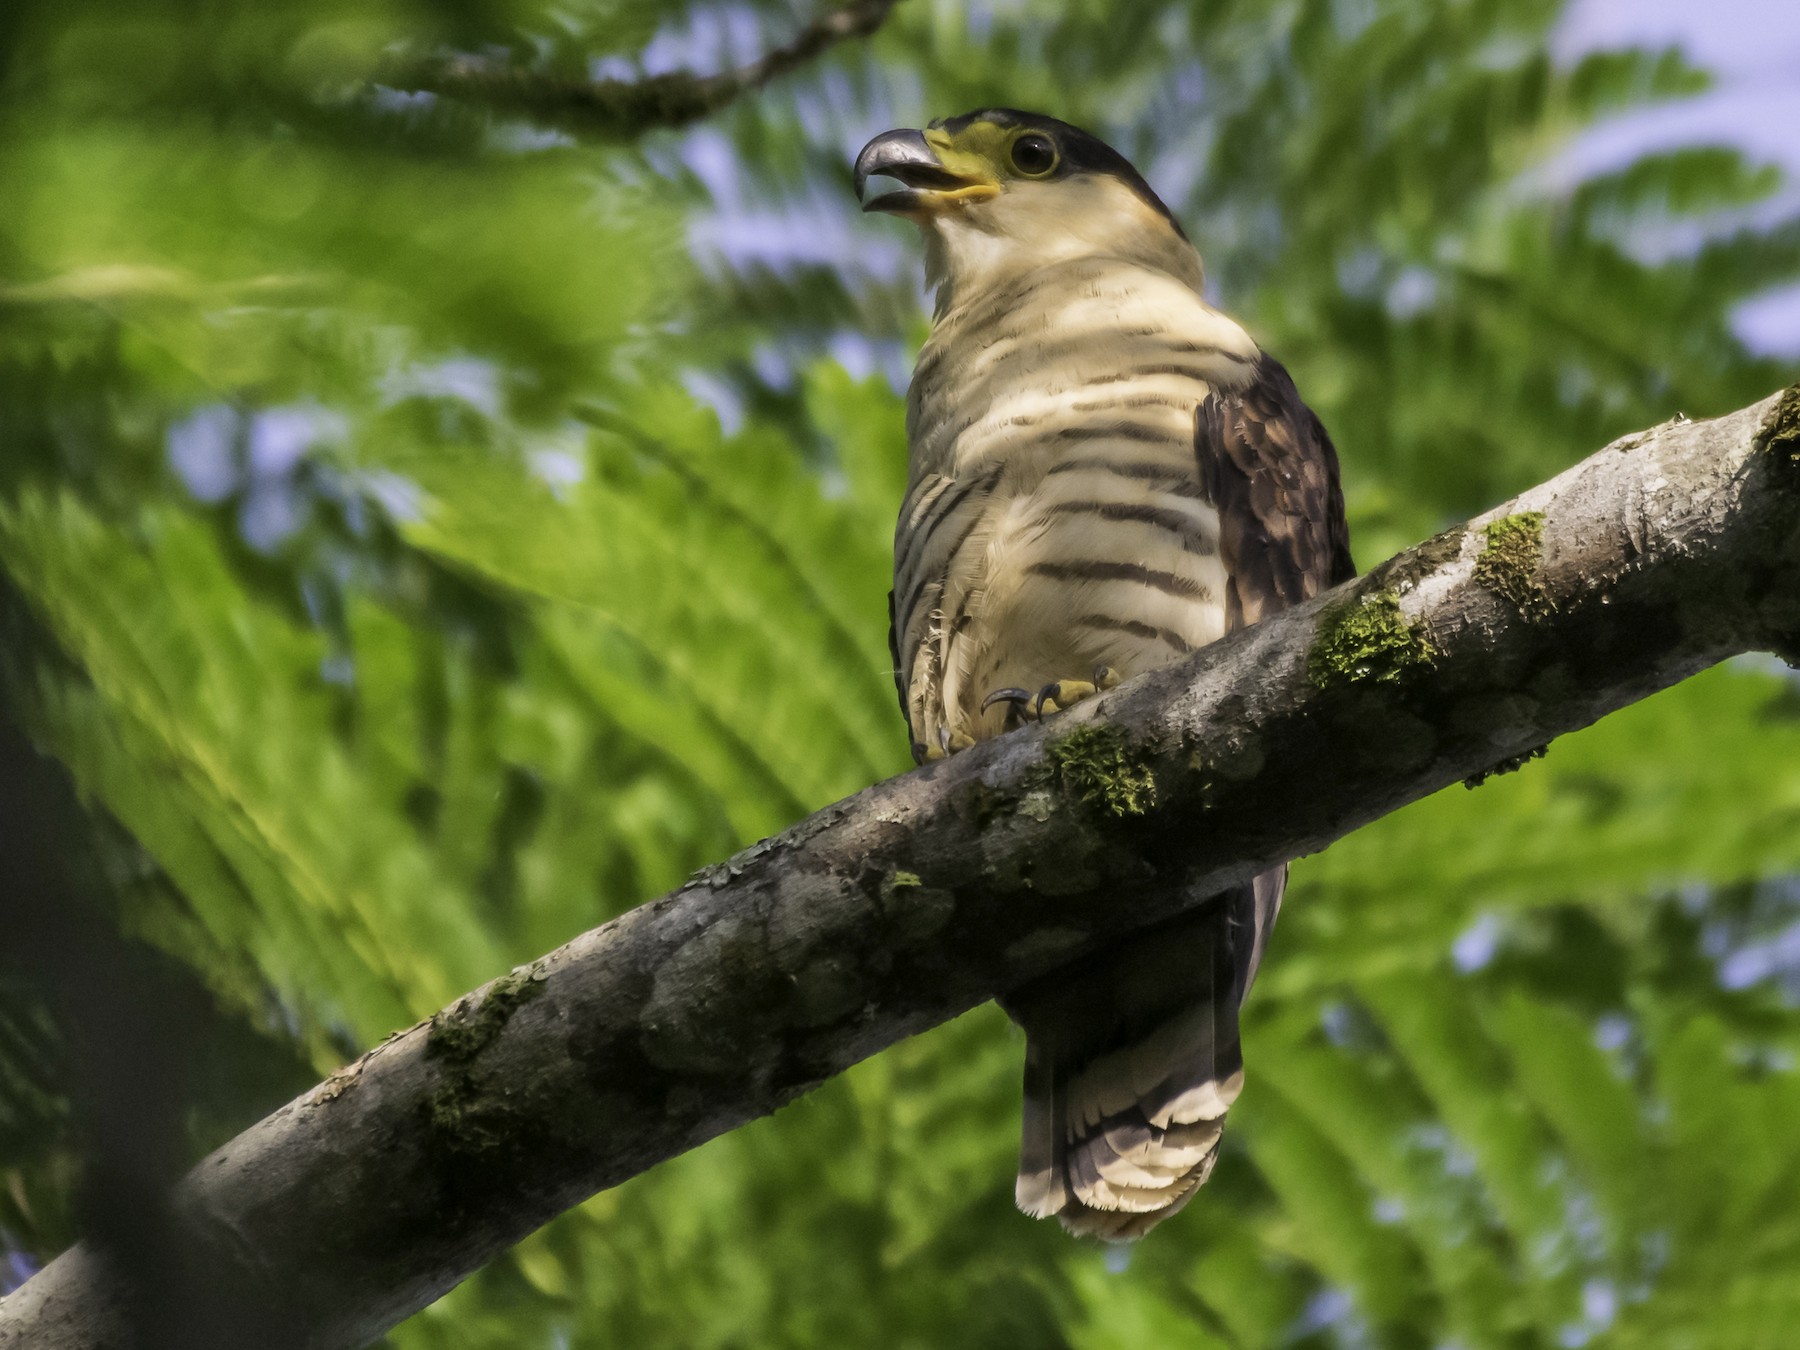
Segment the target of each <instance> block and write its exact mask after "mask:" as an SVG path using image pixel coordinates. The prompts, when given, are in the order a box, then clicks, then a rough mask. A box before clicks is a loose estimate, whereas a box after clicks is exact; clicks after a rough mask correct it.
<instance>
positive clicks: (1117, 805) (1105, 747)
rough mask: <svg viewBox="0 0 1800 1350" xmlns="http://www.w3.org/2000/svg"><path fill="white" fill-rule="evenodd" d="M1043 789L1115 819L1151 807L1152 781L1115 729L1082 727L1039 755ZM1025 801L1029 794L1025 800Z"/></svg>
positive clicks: (1154, 788) (1148, 773)
mask: <svg viewBox="0 0 1800 1350" xmlns="http://www.w3.org/2000/svg"><path fill="white" fill-rule="evenodd" d="M1043 777H1044V779H1045V780H1047V781H1046V782H1045V783H1044V784H1043V785H1042V786H1049V785H1050V783H1054V784H1055V785H1056V786H1058V787H1060V788H1061V789H1062V790H1063V791H1064V792H1065V793H1067V794H1068V795H1070V796H1073V797H1077V798H1079V799H1080V800H1082V801H1084V802H1087V803H1089V804H1091V805H1094V806H1098V807H1099V808H1101V810H1103V811H1105V812H1107V813H1108V814H1109V815H1114V816H1141V815H1143V814H1144V813H1145V812H1146V811H1148V810H1149V809H1150V808H1151V807H1152V806H1153V805H1155V804H1156V776H1155V774H1154V773H1152V772H1151V769H1150V766H1149V765H1148V764H1147V763H1145V762H1144V760H1143V758H1142V757H1141V756H1139V755H1138V754H1137V753H1136V752H1135V751H1134V750H1133V748H1132V746H1131V743H1130V741H1129V740H1128V739H1127V737H1126V735H1125V733H1124V732H1123V731H1122V730H1121V729H1119V728H1118V727H1113V726H1100V725H1096V724H1094V723H1086V724H1084V725H1082V726H1078V727H1076V728H1075V729H1074V730H1072V731H1071V732H1069V734H1068V735H1066V736H1062V737H1059V738H1058V739H1056V740H1054V741H1052V742H1050V744H1049V745H1048V746H1046V747H1045V749H1044V770H1043ZM1028 796H1029V794H1028Z"/></svg>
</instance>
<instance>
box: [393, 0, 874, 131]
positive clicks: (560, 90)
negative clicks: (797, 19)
mask: <svg viewBox="0 0 1800 1350" xmlns="http://www.w3.org/2000/svg"><path fill="white" fill-rule="evenodd" d="M896 3H898V0H851V2H850V3H849V4H846V5H844V6H843V7H841V8H838V9H832V10H828V11H827V12H825V13H823V14H821V15H819V17H817V18H816V19H814V20H813V21H812V22H811V23H809V24H807V25H806V27H804V28H803V29H801V30H800V32H799V34H798V35H796V36H795V38H794V39H793V41H791V42H787V43H784V44H783V45H781V46H779V47H775V48H773V49H772V50H770V51H769V52H767V53H765V54H764V55H763V56H761V57H759V58H758V59H757V60H755V61H752V62H750V63H749V64H748V65H744V66H739V67H738V68H737V69H735V70H728V71H724V72H722V73H721V74H718V75H696V74H694V73H693V72H691V71H671V72H669V73H668V74H666V75H648V76H645V77H644V78H643V79H641V80H587V79H568V78H564V77H558V76H556V75H554V74H552V73H550V72H548V71H544V70H538V69H533V68H531V67H529V66H520V65H515V64H513V63H511V62H508V61H504V60H497V59H491V58H488V57H483V56H472V55H466V54H459V55H454V56H446V57H439V58H435V59H429V60H422V61H421V60H412V61H407V62H396V63H395V64H393V65H392V66H391V67H390V68H389V69H388V70H386V71H385V72H383V74H382V76H381V82H382V83H383V84H387V85H390V86H391V87H393V88H396V89H404V90H408V91H414V92H421V93H431V94H438V95H441V96H442V97H445V98H451V99H457V100H459V101H461V102H465V103H475V104H479V105H481V106H482V107H486V108H491V109H493V110H495V111H497V112H503V113H510V114H513V115H515V116H519V117H525V118H528V119H530V120H531V121H534V122H537V123H540V124H542V125H544V126H549V127H555V128H559V129H561V130H564V131H569V132H572V133H575V134H577V135H583V136H591V137H595V138H597V139H603V140H629V139H632V138H633V137H636V136H641V135H642V134H643V133H644V132H646V131H649V130H651V129H653V128H656V127H679V126H685V125H687V124H688V123H690V122H697V121H699V120H700V119H701V118H703V117H708V116H711V115H712V114H713V113H716V112H718V111H719V110H720V109H722V108H724V107H726V106H727V105H728V104H730V103H731V102H733V101H734V100H735V99H737V98H738V97H740V96H741V95H743V94H747V93H749V92H751V91H752V90H755V89H760V88H762V86H764V85H766V84H768V83H769V82H770V81H772V80H775V79H779V78H780V77H781V76H783V75H787V74H790V73H792V72H793V71H795V70H797V69H799V68H800V67H801V66H803V65H805V64H806V63H807V62H809V61H811V60H813V59H814V58H815V57H817V56H819V55H820V54H821V53H823V52H825V51H826V50H828V49H829V48H831V47H834V46H836V45H837V44H838V43H840V42H846V41H849V40H850V39H852V38H860V37H867V36H868V35H869V34H871V33H873V32H874V31H875V30H876V29H877V28H880V27H881V25H882V24H883V23H884V22H885V21H886V19H887V16H888V14H889V12H890V11H891V10H892V9H893V8H894V6H895V4H896Z"/></svg>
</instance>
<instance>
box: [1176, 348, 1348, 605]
mask: <svg viewBox="0 0 1800 1350" xmlns="http://www.w3.org/2000/svg"><path fill="white" fill-rule="evenodd" d="M1194 431H1195V434H1194V449H1195V454H1196V456H1197V457H1198V459H1199V462H1200V482H1201V484H1202V486H1203V487H1204V489H1205V492H1206V495H1207V497H1208V498H1210V499H1211V501H1212V503H1213V505H1215V506H1216V507H1218V509H1219V537H1220V546H1221V550H1222V552H1223V553H1224V557H1225V570H1226V572H1227V573H1228V574H1229V576H1230V578H1231V583H1230V586H1229V588H1228V594H1227V596H1226V606H1227V610H1228V614H1227V619H1226V623H1227V626H1228V627H1230V628H1234V629H1235V628H1242V627H1243V626H1244V625H1245V624H1249V623H1255V622H1256V621H1257V620H1258V619H1261V618H1262V617H1264V616H1265V615H1268V614H1273V613H1275V612H1276V611H1277V610H1280V609H1285V608H1286V607H1287V606H1289V605H1293V604H1298V603H1299V602H1300V601H1302V600H1307V599H1311V598H1312V597H1313V596H1315V595H1317V594H1319V593H1320V592H1321V591H1325V590H1329V589H1330V588H1331V587H1333V586H1335V585H1337V584H1338V583H1339V582H1340V581H1348V580H1349V579H1350V578H1351V577H1353V576H1355V575H1356V564H1355V563H1353V562H1351V560H1350V529H1349V526H1348V525H1346V524H1345V523H1344V493H1343V489H1342V488H1341V487H1340V486H1339V485H1338V462H1337V451H1336V450H1334V449H1333V448H1332V445H1331V438H1330V437H1329V436H1327V435H1326V434H1325V428H1324V426H1323V425H1322V424H1321V423H1320V421H1319V419H1318V418H1317V417H1316V416H1314V414H1313V411H1312V409H1311V408H1308V407H1307V406H1306V405H1305V404H1304V403H1302V402H1301V401H1300V395H1299V393H1298V391H1296V390H1295V388H1294V381H1293V380H1292V379H1291V378H1290V377H1289V375H1288V373H1287V370H1286V369H1285V368H1284V367H1283V366H1282V364H1281V362H1279V361H1277V360H1276V359H1275V358H1274V357H1272V356H1270V355H1268V354H1267V353H1264V354H1263V356H1262V357H1261V358H1260V359H1259V360H1258V361H1257V363H1256V368H1255V371H1254V372H1253V374H1252V376H1251V378H1250V381H1249V383H1248V384H1246V385H1244V386H1242V387H1241V388H1239V389H1237V390H1235V391H1233V392H1229V393H1215V394H1211V395H1209V396H1208V397H1207V399H1206V401H1205V402H1204V403H1202V404H1201V405H1200V411H1199V413H1198V415H1197V416H1196V418H1195V429H1194Z"/></svg>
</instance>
